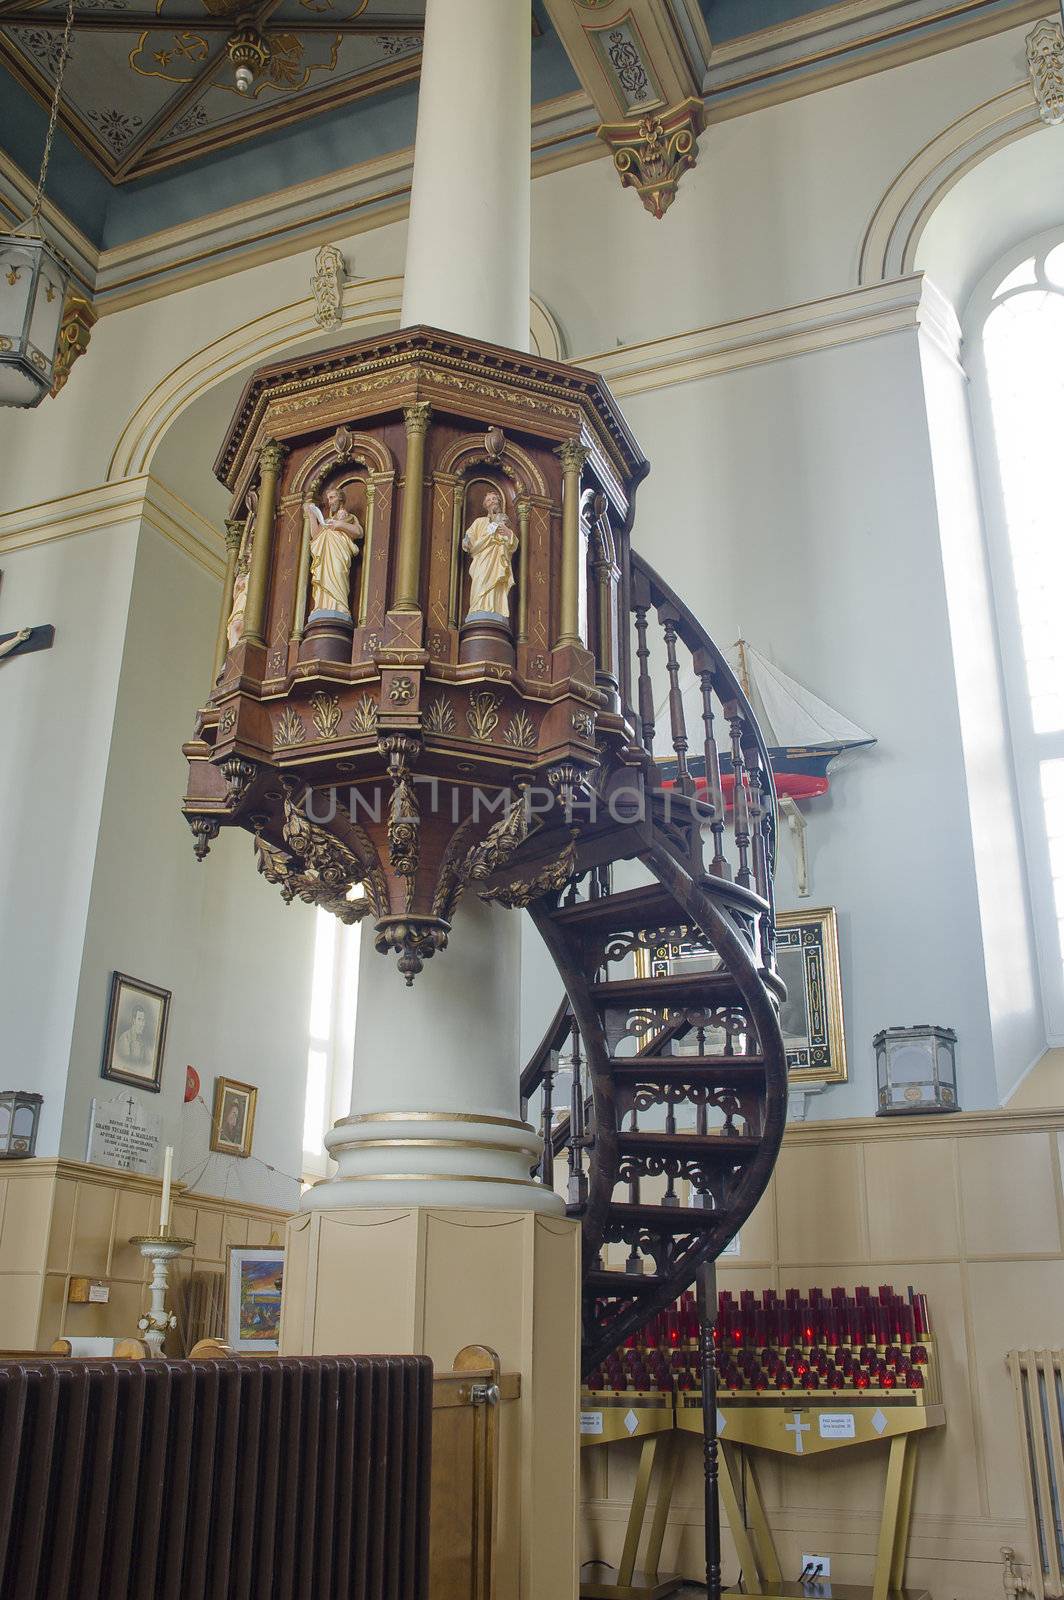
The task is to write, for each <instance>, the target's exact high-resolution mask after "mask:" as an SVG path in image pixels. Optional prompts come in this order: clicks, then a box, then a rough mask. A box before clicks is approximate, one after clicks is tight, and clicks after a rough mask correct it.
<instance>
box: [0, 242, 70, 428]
mask: <svg viewBox="0 0 1064 1600" xmlns="http://www.w3.org/2000/svg"><path fill="white" fill-rule="evenodd" d="M69 282H70V272H69V270H68V269H67V267H66V266H65V265H64V264H63V262H62V261H61V260H60V258H59V257H58V256H57V255H56V253H55V251H54V250H53V249H52V248H51V246H50V245H49V244H47V242H46V241H45V239H44V237H43V235H42V234H41V231H40V229H39V228H38V226H37V223H36V219H35V218H31V219H30V221H29V222H24V223H23V224H22V225H21V227H19V228H16V229H15V232H14V233H5V234H0V405H5V406H23V407H28V406H35V405H39V404H40V402H41V401H42V400H43V399H44V397H45V395H46V394H47V393H48V391H49V390H50V389H51V387H52V382H53V379H54V376H55V357H56V349H57V347H58V344H59V328H60V324H61V323H62V320H63V305H64V303H65V301H66V291H67V285H68V284H69Z"/></svg>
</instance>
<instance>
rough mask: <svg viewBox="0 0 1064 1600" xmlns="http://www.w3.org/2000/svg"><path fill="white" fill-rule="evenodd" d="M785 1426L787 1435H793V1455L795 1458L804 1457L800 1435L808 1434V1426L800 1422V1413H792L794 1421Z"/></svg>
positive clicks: (803, 1447) (803, 1443)
mask: <svg viewBox="0 0 1064 1600" xmlns="http://www.w3.org/2000/svg"><path fill="white" fill-rule="evenodd" d="M785 1426H786V1429H787V1432H788V1433H793V1434H794V1453H795V1455H796V1456H800V1455H804V1454H805V1440H804V1439H803V1438H802V1434H803V1433H808V1432H809V1427H810V1424H809V1423H808V1422H803V1421H802V1413H801V1412H800V1411H796V1412H795V1413H794V1421H793V1422H788V1423H786V1424H785Z"/></svg>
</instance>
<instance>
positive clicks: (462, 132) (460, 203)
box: [402, 0, 532, 350]
mask: <svg viewBox="0 0 1064 1600" xmlns="http://www.w3.org/2000/svg"><path fill="white" fill-rule="evenodd" d="M531 64H532V17H531V8H530V5H529V0H428V5H427V7H426V12H425V49H424V56H423V59H422V65H421V87H420V90H419V93H418V111H417V143H416V145H415V155H414V182H413V189H412V192H411V197H410V229H409V234H408V241H407V254H406V280H405V286H404V290H403V314H402V324H403V326H404V327H410V326H411V325H412V324H414V323H418V322H421V323H427V324H428V325H429V326H430V327H434V328H443V329H445V330H446V331H447V332H448V333H462V334H468V335H469V336H471V337H472V338H475V339H486V340H488V341H490V342H491V343H492V344H502V345H507V346H509V347H510V348H511V349H516V350H527V349H528V297H529V247H530V220H529V219H530V210H531V163H532V150H531V145H532V135H531V130H532V87H531V83H532V79H531Z"/></svg>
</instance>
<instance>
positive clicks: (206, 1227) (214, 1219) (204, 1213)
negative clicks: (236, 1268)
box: [189, 1206, 225, 1261]
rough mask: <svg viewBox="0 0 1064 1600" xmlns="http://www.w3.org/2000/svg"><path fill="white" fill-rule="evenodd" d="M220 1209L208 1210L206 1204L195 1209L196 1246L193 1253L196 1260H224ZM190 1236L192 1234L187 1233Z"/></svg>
mask: <svg viewBox="0 0 1064 1600" xmlns="http://www.w3.org/2000/svg"><path fill="white" fill-rule="evenodd" d="M223 1220H224V1218H223V1213H222V1212H221V1211H214V1210H212V1209H211V1210H209V1209H208V1208H207V1207H206V1206H198V1207H197V1209H196V1232H195V1240H196V1247H195V1250H194V1252H193V1253H194V1255H195V1257H196V1260H197V1261H224V1260H225V1251H224V1250H223V1248H222V1222H223ZM189 1237H192V1235H189Z"/></svg>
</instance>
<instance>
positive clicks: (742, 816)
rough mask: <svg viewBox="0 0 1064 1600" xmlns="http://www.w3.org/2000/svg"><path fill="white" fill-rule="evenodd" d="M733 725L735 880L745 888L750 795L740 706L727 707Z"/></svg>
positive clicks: (747, 875)
mask: <svg viewBox="0 0 1064 1600" xmlns="http://www.w3.org/2000/svg"><path fill="white" fill-rule="evenodd" d="M727 714H728V720H729V723H730V726H731V747H732V774H733V776H734V779H735V788H734V789H733V790H732V825H733V829H734V832H735V849H736V853H737V854H738V857H739V870H738V872H736V874H735V881H736V883H737V884H739V885H740V886H741V887H742V888H744V889H749V887H750V796H749V791H748V790H747V787H746V763H745V761H744V760H743V719H742V717H741V715H740V714H739V710H738V707H734V708H733V707H729V708H727Z"/></svg>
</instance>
